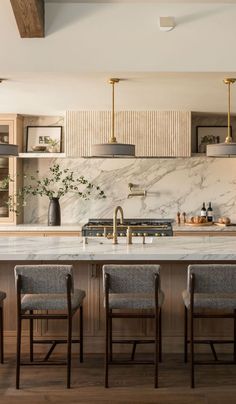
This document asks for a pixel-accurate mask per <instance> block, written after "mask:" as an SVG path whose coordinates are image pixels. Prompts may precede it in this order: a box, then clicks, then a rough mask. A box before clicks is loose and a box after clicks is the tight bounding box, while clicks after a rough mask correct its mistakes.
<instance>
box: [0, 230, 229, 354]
mask: <svg viewBox="0 0 236 404" xmlns="http://www.w3.org/2000/svg"><path fill="white" fill-rule="evenodd" d="M119 241H120V244H118V245H113V244H112V241H111V240H107V239H106V238H93V239H88V244H85V242H84V239H83V238H80V237H70V238H63V237H47V238H46V237H37V238H35V237H32V238H31V237H9V238H7V237H4V238H3V237H0V285H1V287H0V288H1V289H2V290H4V291H6V293H7V299H6V304H5V333H6V344H7V349H8V351H11V352H15V334H16V313H15V287H14V272H13V269H14V266H15V265H16V264H18V263H20V264H23V263H25V264H27V263H28V264H29V263H35V264H43V263H47V262H50V263H57V262H58V261H60V263H61V264H62V263H72V264H73V266H74V277H75V285H76V287H79V288H81V289H84V290H85V291H86V299H85V306H84V315H85V318H84V323H85V351H87V352H103V347H104V338H103V336H104V309H103V293H102V276H101V267H102V265H103V263H114V262H120V263H121V262H122V263H130V264H132V263H136V262H142V263H151V262H152V263H160V265H161V282H162V289H163V290H164V292H165V302H164V306H163V346H164V352H181V351H182V346H183V304H182V296H181V294H182V290H183V289H184V288H185V287H186V268H187V266H188V264H189V263H192V262H228V263H236V237H233V236H232V237H199V236H197V237H163V238H153V239H152V238H150V239H147V240H146V244H142V243H141V242H142V239H141V238H140V239H139V238H137V239H136V238H134V240H133V244H132V245H126V240H125V238H123V239H120V240H119ZM202 321H206V322H208V324H207V330H208V336H209V337H216V338H218V337H222V336H224V337H230V336H231V333H232V330H233V327H232V322H231V321H230V320H227V319H226V320H224V321H221V322H220V323H219V321H217V320H216V321H214V320H212V321H211V322H210V321H209V320H201V321H199V323H198V326H197V330H198V335H199V336H200V337H204V336H205V328H204V332H203V331H202ZM52 323H53V322H52ZM52 323H47V322H46V321H45V322H42V321H35V334H36V335H37V336H38V337H39V338H40V336H42V337H44V338H45V337H49V338H54V337H56V336H62V335H64V334H65V333H66V330H65V328H64V325H63V324H60V323H59V322H58V324H55V323H54V324H52ZM116 324H117V326H115V325H114V332H115V335H117V336H119V330H120V331H121V334H122V336H126V337H137V336H143V337H149V336H151V335H152V331H153V330H152V324H151V322H150V321H146V320H143V319H140V320H136V319H135V320H133V321H132V322H131V321H129V323H128V324H127V328H126V331H125V332H124V322H123V320H122V322H120V320H117V322H116ZM77 330H78V319H77V318H76V319H75V335H76V333H77ZM27 336H28V331H27V327H26V328H25V331H24V342H25V344H26V343H27V342H28V337H27ZM26 337H27V338H26ZM38 349H41V348H40V347H39V348H38ZM42 349H44V348H42ZM117 349H118V350H120V349H121V347H119V346H117ZM122 349H130V348H129V347H124V348H123V346H122ZM140 349H141V347H140ZM143 349H150V347H148V346H146V347H143ZM202 349H203V348H202ZM221 349H223V348H221ZM228 349H229V348H228Z"/></svg>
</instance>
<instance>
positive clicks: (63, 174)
mask: <svg viewBox="0 0 236 404" xmlns="http://www.w3.org/2000/svg"><path fill="white" fill-rule="evenodd" d="M35 174H36V175H35V176H34V175H30V176H29V177H27V176H26V175H24V180H25V181H30V183H29V184H28V185H25V186H24V187H23V188H22V189H21V190H20V191H19V192H18V193H17V194H15V195H11V196H9V198H8V201H7V205H8V207H9V209H10V210H11V211H14V212H16V213H17V212H18V211H19V207H22V206H25V205H26V199H27V197H28V196H30V195H33V196H47V197H48V198H50V199H51V198H61V197H63V196H64V195H66V194H67V193H74V194H75V195H77V196H78V197H79V198H82V199H85V200H88V199H89V198H90V197H92V196H94V197H96V198H101V199H102V198H106V196H105V193H104V191H102V190H101V188H100V187H99V186H98V185H94V184H93V183H92V182H89V181H88V180H87V179H86V178H85V177H84V176H80V177H76V175H75V174H74V172H73V171H71V170H70V169H69V168H65V169H60V166H59V164H54V165H53V166H51V167H50V168H49V175H48V176H46V177H43V178H40V177H39V171H38V170H37V171H36V173H35ZM9 181H13V180H12V179H10V178H8V179H6V184H7V186H8V183H9Z"/></svg>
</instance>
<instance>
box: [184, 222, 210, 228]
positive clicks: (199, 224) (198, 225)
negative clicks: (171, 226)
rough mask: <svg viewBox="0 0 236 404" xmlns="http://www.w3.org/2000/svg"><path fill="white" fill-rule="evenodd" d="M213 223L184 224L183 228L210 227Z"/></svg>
mask: <svg viewBox="0 0 236 404" xmlns="http://www.w3.org/2000/svg"><path fill="white" fill-rule="evenodd" d="M213 224H214V223H213V222H206V223H185V226H193V227H203V226H212V225H213Z"/></svg>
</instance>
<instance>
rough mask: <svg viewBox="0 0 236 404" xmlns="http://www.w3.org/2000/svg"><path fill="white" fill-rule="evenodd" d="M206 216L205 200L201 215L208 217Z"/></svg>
mask: <svg viewBox="0 0 236 404" xmlns="http://www.w3.org/2000/svg"><path fill="white" fill-rule="evenodd" d="M206 216H207V211H206V206H205V202H203V204H202V209H201V217H206Z"/></svg>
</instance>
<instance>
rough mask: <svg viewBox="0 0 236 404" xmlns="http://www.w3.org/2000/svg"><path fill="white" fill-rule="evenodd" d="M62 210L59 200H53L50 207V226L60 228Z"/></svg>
mask: <svg viewBox="0 0 236 404" xmlns="http://www.w3.org/2000/svg"><path fill="white" fill-rule="evenodd" d="M60 224H61V209H60V203H59V198H51V199H50V202H49V207H48V226H60Z"/></svg>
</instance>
